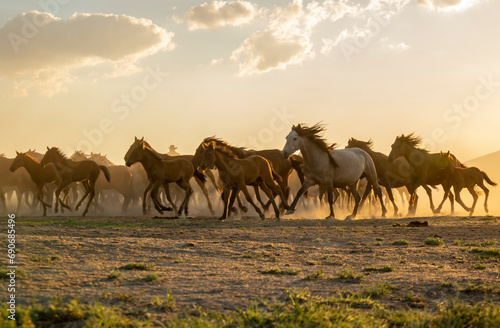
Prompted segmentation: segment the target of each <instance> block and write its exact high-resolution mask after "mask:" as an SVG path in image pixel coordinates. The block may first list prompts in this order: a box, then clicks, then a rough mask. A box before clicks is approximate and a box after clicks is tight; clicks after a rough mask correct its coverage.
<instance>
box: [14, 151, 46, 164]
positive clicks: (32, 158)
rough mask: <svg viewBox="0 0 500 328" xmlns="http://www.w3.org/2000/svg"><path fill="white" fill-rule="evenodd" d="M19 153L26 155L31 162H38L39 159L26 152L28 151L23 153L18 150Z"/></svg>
mask: <svg viewBox="0 0 500 328" xmlns="http://www.w3.org/2000/svg"><path fill="white" fill-rule="evenodd" d="M29 151H32V150H29ZM19 155H23V156H24V157H27V158H28V159H30V160H32V161H33V162H35V163H37V164H40V161H39V160H38V159H36V158H35V157H33V156H31V155H30V154H28V152H25V153H21V152H20V153H19ZM19 155H17V156H19Z"/></svg>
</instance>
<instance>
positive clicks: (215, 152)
mask: <svg viewBox="0 0 500 328" xmlns="http://www.w3.org/2000/svg"><path fill="white" fill-rule="evenodd" d="M202 147H203V149H204V150H203V153H202V154H201V160H200V164H199V165H198V169H201V170H206V169H207V168H208V167H210V166H213V165H215V167H217V169H218V170H219V176H220V179H221V180H222V183H223V190H224V192H223V201H224V210H223V213H222V216H221V217H220V218H219V220H221V221H223V220H225V219H227V217H228V214H229V213H228V212H229V209H231V208H232V205H233V203H234V201H235V199H236V196H237V195H238V192H239V191H240V190H241V191H242V192H243V194H244V195H245V197H246V200H247V201H248V202H249V203H250V204H251V205H252V206H253V207H254V209H255V211H256V212H257V213H258V214H259V216H260V218H261V219H262V220H264V219H265V215H264V213H262V211H261V210H260V209H259V207H257V205H256V204H255V203H254V201H253V200H252V197H251V196H250V194H249V193H248V189H247V187H246V186H247V185H257V186H259V188H261V189H262V191H264V193H265V194H266V195H267V197H269V200H270V201H271V203H272V205H273V208H274V212H275V214H276V219H278V220H279V218H280V217H279V216H280V211H279V209H278V206H277V205H276V202H275V201H274V195H273V193H275V194H278V195H279V196H280V198H281V201H282V203H283V204H284V206H285V208H287V207H288V205H287V204H286V200H285V198H284V196H283V193H282V192H281V189H280V188H279V187H278V186H277V185H276V183H275V182H274V178H273V174H274V175H275V176H276V173H275V172H273V169H272V167H271V164H270V163H269V161H268V160H267V159H265V158H264V157H262V156H259V155H251V156H247V157H245V158H243V159H239V158H238V157H237V156H236V155H235V154H234V153H233V152H232V151H231V150H230V149H229V148H228V147H224V146H220V145H217V144H216V143H215V142H214V141H212V142H209V143H206V144H203V145H202ZM257 199H258V200H259V202H260V203H261V204H262V205H264V204H263V202H262V200H261V199H260V196H259V194H258V193H257Z"/></svg>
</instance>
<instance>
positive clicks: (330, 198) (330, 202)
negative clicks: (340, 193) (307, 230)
mask: <svg viewBox="0 0 500 328" xmlns="http://www.w3.org/2000/svg"><path fill="white" fill-rule="evenodd" d="M333 189H334V188H332V187H330V188H328V191H327V193H328V205H329V206H330V215H328V216H327V217H326V218H325V219H326V220H335V213H334V212H333Z"/></svg>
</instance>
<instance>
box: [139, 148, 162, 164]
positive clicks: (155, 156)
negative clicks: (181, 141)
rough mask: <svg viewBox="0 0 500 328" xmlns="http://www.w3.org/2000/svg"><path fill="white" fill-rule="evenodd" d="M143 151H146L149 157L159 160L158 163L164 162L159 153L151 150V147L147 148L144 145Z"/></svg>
mask: <svg viewBox="0 0 500 328" xmlns="http://www.w3.org/2000/svg"><path fill="white" fill-rule="evenodd" d="M144 149H145V150H146V151H148V152H149V153H150V154H151V155H153V157H154V158H156V159H159V160H160V161H163V160H164V158H163V157H161V155H160V153H158V152H157V151H156V150H154V149H153V148H151V147H148V146H146V145H144Z"/></svg>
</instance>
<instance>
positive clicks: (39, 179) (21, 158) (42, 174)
mask: <svg viewBox="0 0 500 328" xmlns="http://www.w3.org/2000/svg"><path fill="white" fill-rule="evenodd" d="M16 155H17V156H16V157H15V158H14V161H13V162H12V165H11V166H10V171H11V172H15V171H16V170H17V169H19V168H20V167H24V168H25V169H26V171H28V174H29V175H30V177H31V180H33V182H34V183H35V184H36V187H37V194H36V199H37V200H38V201H39V202H40V203H41V204H42V207H43V214H42V215H43V216H47V207H52V205H51V204H50V203H47V202H45V201H44V200H43V187H44V186H45V184H49V183H60V182H61V177H59V176H58V173H57V170H56V168H55V166H54V165H53V164H47V165H45V166H42V165H41V164H40V161H39V160H37V159H36V158H34V157H31V156H30V155H28V154H27V153H20V152H17V151H16ZM65 193H66V196H67V195H68V189H65Z"/></svg>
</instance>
